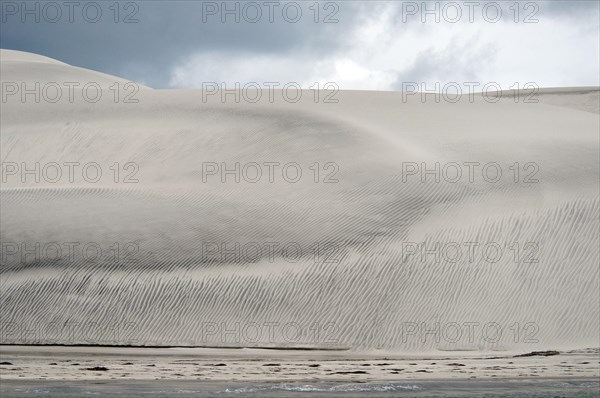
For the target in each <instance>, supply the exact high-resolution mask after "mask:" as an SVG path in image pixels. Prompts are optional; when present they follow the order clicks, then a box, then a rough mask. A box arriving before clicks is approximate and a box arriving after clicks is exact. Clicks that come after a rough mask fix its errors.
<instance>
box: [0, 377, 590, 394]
mask: <svg viewBox="0 0 600 398" xmlns="http://www.w3.org/2000/svg"><path fill="white" fill-rule="evenodd" d="M0 393H1V394H0V395H1V396H2V397H3V398H26V397H27V398H29V397H49V398H55V397H56V398H58V397H61V398H81V397H90V396H93V397H109V396H110V397H120V398H137V397H156V398H170V397H196V398H208V397H252V398H262V397H271V396H276V397H282V398H292V397H294V398H295V397H306V398H317V397H356V398H358V397H369V398H374V397H381V398H388V397H419V398H425V397H447V398H449V397H453V398H468V397H490V398H509V397H511V398H512V397H529V398H556V397H564V398H572V397H573V398H574V397H585V398H592V397H593V398H597V397H599V396H600V382H599V381H598V380H589V379H587V380H582V379H570V380H562V379H561V380H558V379H539V380H497V381H480V380H472V381H448V380H440V381H414V382H411V381H402V382H392V383H322V382H318V383H310V382H299V383H247V382H246V383H236V382H221V383H215V382H202V381H181V382H177V381H151V382H147V381H139V382H119V381H114V382H104V381H103V382H67V383H65V382H31V381H24V382H19V381H8V382H7V381H3V382H2V383H0Z"/></svg>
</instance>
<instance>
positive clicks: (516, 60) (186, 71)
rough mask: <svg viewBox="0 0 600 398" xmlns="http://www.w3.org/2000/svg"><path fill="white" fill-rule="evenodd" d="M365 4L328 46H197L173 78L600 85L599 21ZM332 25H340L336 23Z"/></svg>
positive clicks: (177, 83) (376, 84)
mask: <svg viewBox="0 0 600 398" xmlns="http://www.w3.org/2000/svg"><path fill="white" fill-rule="evenodd" d="M382 4H383V5H379V6H374V7H371V8H368V7H361V10H362V12H363V14H362V17H361V18H359V19H358V21H359V22H360V23H359V24H357V25H356V26H355V27H354V29H353V30H351V31H350V34H348V32H346V31H345V32H346V33H345V34H344V35H343V36H341V37H339V38H338V39H339V40H338V41H339V46H338V49H337V50H334V51H333V52H331V53H330V54H327V55H323V54H319V55H316V53H312V52H311V51H310V49H304V50H300V51H297V52H293V51H290V52H287V53H277V54H256V55H254V54H252V55H249V54H244V53H220V52H217V53H215V52H212V53H208V52H199V53H197V54H194V55H192V56H191V57H189V59H188V60H187V62H186V63H184V64H182V65H179V66H177V67H176V68H174V69H173V70H172V73H171V80H170V82H171V86H174V87H200V86H201V85H202V82H207V81H210V82H213V81H214V82H226V83H227V84H228V85H229V86H231V85H233V84H234V83H235V82H240V83H241V84H242V85H243V84H244V83H247V82H258V83H261V82H272V81H277V82H280V83H281V84H284V83H286V82H297V83H299V84H300V85H302V87H304V88H308V87H310V86H312V85H313V84H314V82H319V83H321V84H323V83H325V82H335V83H337V84H338V86H339V87H340V89H363V90H393V89H398V88H399V82H400V81H406V80H410V81H414V80H415V79H422V80H419V81H425V82H428V83H429V84H431V85H433V83H435V82H440V83H441V84H442V85H443V84H445V83H448V82H461V81H462V82H465V81H479V82H481V83H482V84H484V83H487V82H492V81H493V82H498V83H499V84H500V85H501V86H502V87H503V88H508V87H511V86H512V85H513V84H514V83H515V82H519V83H520V84H521V85H522V84H524V83H526V82H535V83H537V84H538V85H539V86H540V87H551V86H580V85H600V82H599V79H600V78H599V76H598V70H599V69H600V60H599V54H598V52H599V50H598V48H599V46H600V43H599V38H598V37H599V31H600V28H599V25H598V19H597V18H595V17H596V16H595V15H594V14H593V13H591V14H590V15H588V17H587V19H581V18H578V19H576V18H560V16H557V17H554V16H553V15H544V14H542V15H539V16H538V19H539V20H540V21H539V23H532V24H525V23H514V22H512V20H510V19H508V20H505V21H502V22H498V23H495V24H493V23H489V22H486V21H485V20H483V19H481V18H479V19H478V20H476V22H475V23H469V22H468V21H467V20H463V21H461V22H459V23H456V24H452V23H444V22H442V23H439V24H436V23H426V24H423V23H421V22H420V21H418V20H416V21H413V22H412V23H402V22H401V20H400V19H399V18H398V15H399V14H398V7H400V6H399V5H398V4H396V3H382ZM333 32H335V30H334V31H333Z"/></svg>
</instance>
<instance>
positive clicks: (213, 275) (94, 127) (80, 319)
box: [0, 50, 600, 352]
mask: <svg viewBox="0 0 600 398" xmlns="http://www.w3.org/2000/svg"><path fill="white" fill-rule="evenodd" d="M1 61H2V74H1V80H2V84H3V90H5V87H7V85H6V83H18V87H20V84H21V83H22V82H26V83H27V84H29V87H33V85H34V83H35V82H40V84H41V85H42V86H43V85H44V84H48V83H49V82H57V83H58V84H61V85H62V83H64V82H70V81H76V82H81V83H82V86H83V84H85V83H86V82H97V83H98V84H99V85H101V87H102V88H103V91H102V93H103V94H102V98H101V99H100V100H98V101H97V102H94V103H91V102H89V101H86V100H83V99H82V97H80V95H81V90H80V89H79V88H77V89H75V91H74V100H73V101H69V99H68V98H67V96H66V95H64V96H63V97H61V98H60V100H58V101H56V102H54V103H52V102H49V101H45V100H44V98H43V96H42V99H41V100H40V101H39V103H36V102H35V101H34V100H33V95H30V96H29V97H26V98H25V101H23V100H22V97H21V96H20V95H19V94H20V93H17V94H14V95H12V94H11V95H7V96H6V98H4V94H5V92H3V103H2V115H1V127H2V134H1V140H0V141H1V147H0V158H1V161H2V162H3V181H2V188H1V199H2V200H1V204H0V210H1V213H2V224H1V228H0V238H1V241H2V250H3V253H2V267H1V269H0V273H1V276H2V277H1V281H0V285H1V289H0V311H1V314H2V324H3V329H2V334H1V338H0V342H1V343H3V344H14V343H15V344H18V343H25V344H53V343H59V344H112V345H141V346H144V345H147V346H171V345H177V346H236V347H281V348H283V347H305V348H306V347H308V348H332V349H353V350H366V351H369V350H377V349H383V350H386V351H388V352H394V351H397V352H432V351H456V350H469V351H471V350H472V351H489V350H509V351H515V350H516V351H519V350H522V351H533V350H536V349H576V348H583V347H595V346H597V345H598V339H599V338H600V335H599V330H598V318H599V316H600V311H599V304H598V298H599V297H598V291H599V275H598V271H599V270H598V263H599V261H600V253H599V248H598V239H599V212H600V202H599V174H600V170H599V163H598V156H599V136H598V131H599V129H600V123H599V119H598V93H599V90H598V89H597V88H595V89H590V88H580V89H573V90H567V91H564V90H562V91H561V90H542V91H541V92H540V94H539V95H537V98H538V99H539V100H540V101H539V102H538V103H523V102H522V101H519V102H517V103H516V102H515V101H514V98H513V97H512V96H503V97H502V98H501V99H500V100H499V101H498V102H495V103H490V102H488V101H485V100H484V99H483V98H482V97H480V96H475V98H474V101H473V102H471V101H470V100H469V99H468V98H461V99H460V101H458V102H456V103H449V102H444V101H441V102H440V103H436V102H435V101H434V100H433V99H431V98H430V96H427V97H426V98H425V101H423V100H422V99H421V97H420V96H419V95H412V96H408V97H407V100H405V99H404V96H403V94H402V93H393V92H359V91H340V92H339V93H337V94H336V97H335V98H336V99H338V100H339V101H338V103H323V97H321V98H320V99H319V101H318V102H315V100H314V97H313V95H314V92H312V91H310V90H306V91H303V92H302V99H301V100H300V101H298V102H296V103H290V102H286V101H284V100H283V99H282V98H283V93H282V92H281V91H277V90H276V91H274V92H273V93H272V94H273V96H274V100H273V101H272V102H271V101H270V100H269V98H268V93H266V92H262V93H261V94H262V97H261V100H260V101H257V102H256V103H249V102H247V101H243V98H242V100H241V101H240V102H239V103H236V102H235V101H234V98H233V96H232V95H230V96H229V97H227V98H226V101H222V99H221V96H220V95H219V94H217V95H207V93H203V92H201V91H199V90H151V89H147V88H145V87H143V86H140V89H139V90H138V91H136V92H135V94H134V95H133V96H132V97H131V98H130V99H135V100H137V102H125V101H124V100H123V99H124V97H125V95H127V94H131V93H132V92H133V91H131V90H129V91H128V90H125V89H124V85H125V84H127V82H126V81H124V80H123V79H120V78H117V77H112V76H108V75H104V74H99V73H97V72H93V71H88V70H84V69H81V68H75V67H71V66H69V65H66V64H63V63H60V62H58V61H53V60H49V59H47V58H45V57H39V56H36V55H33V54H23V53H17V52H10V51H5V50H3V51H2V53H1ZM114 83H118V84H119V86H118V88H119V90H120V91H119V98H118V101H115V100H114V98H115V97H114V94H115V90H111V89H110V87H111V86H113V84H114ZM11 87H14V86H11ZM252 94H256V93H255V92H253V93H252ZM430 99H431V100H430ZM69 162H76V163H77V164H78V165H77V166H75V163H69ZM272 162H277V163H278V164H277V165H274V163H272ZM467 162H476V163H467ZM517 162H518V165H515V163H517ZM36 163H39V172H33V173H29V174H27V173H24V172H23V169H24V168H25V167H28V168H29V169H33V168H34V167H35V164H36ZM91 163H94V164H93V165H91V166H90V164H91ZM115 163H118V164H117V165H115ZM236 163H239V170H240V171H239V173H238V177H239V182H236V181H235V177H236V176H235V175H234V174H231V173H229V174H226V173H222V170H223V168H224V167H223V166H225V168H227V169H230V170H231V169H234V167H235V164H236ZM465 163H467V164H466V165H465ZM56 164H58V165H59V166H60V170H61V173H62V174H61V177H60V178H58V177H56V176H57V175H56V174H55V171H56V166H55V165H56ZM65 164H72V165H73V166H72V167H73V176H72V178H69V174H68V172H69V166H65ZM436 164H437V166H436ZM86 165H87V166H88V168H87V169H86V170H87V172H88V173H87V174H83V171H82V169H84V167H85V166H86ZM270 165H271V166H270ZM285 165H287V169H286V170H287V173H283V172H282V170H283V169H284V166H285ZM290 165H291V166H290ZM457 166H458V169H457ZM270 167H273V169H270ZM436 167H438V169H437V170H439V171H435V172H434V173H433V174H432V173H429V174H427V172H426V170H425V169H427V170H436V169H435V168H436ZM469 167H472V169H470V168H469ZM217 168H218V169H217ZM257 168H258V169H260V171H261V173H262V175H261V176H260V178H259V177H258V175H257V174H256V171H257ZM97 170H101V171H102V175H101V176H99V175H98V174H97V173H95V172H96V171H97ZM115 170H118V174H117V173H116V171H115ZM270 170H272V176H270V175H269V171H270ZM298 170H300V171H301V173H302V174H301V176H299V175H298V174H297V172H298ZM315 170H318V174H317V172H316V171H315ZM456 170H460V172H461V173H462V175H460V176H458V174H456ZM203 171H204V173H203ZM517 171H518V172H517ZM498 172H500V173H501V174H498ZM36 174H38V177H39V181H35V177H36ZM55 177H56V178H55ZM270 177H272V178H270ZM436 177H438V178H439V181H436V180H435V178H436ZM96 178H97V181H96ZM223 178H224V179H225V182H223ZM296 180H297V181H296ZM315 180H316V181H315ZM423 180H424V181H423ZM36 243H37V244H39V246H40V250H41V254H31V253H30V254H29V255H27V253H29V252H30V251H31V248H35V245H36ZM69 244H71V246H70V247H72V248H73V251H72V252H71V253H70V254H71V255H70V256H69V255H68V254H67V251H66V250H65V249H66V248H67V247H69ZM23 245H25V246H23ZM57 245H58V246H60V248H61V252H60V254H55V253H58V252H57V251H56V247H57ZM223 245H225V246H223ZM236 245H237V246H236ZM84 248H85V250H87V249H90V248H91V250H92V251H94V250H96V249H97V248H100V250H101V252H102V254H101V255H99V256H98V257H97V258H96V257H95V255H94V254H93V253H92V254H91V255H89V253H88V256H87V257H86V254H84V253H83V250H84ZM236 248H237V249H236ZM257 248H259V249H257ZM269 248H272V249H269ZM422 248H425V249H426V250H428V251H423V250H422ZM458 249H460V252H458V251H457V250H458ZM28 250H29V251H28ZM53 250H54V251H53ZM227 250H229V251H227ZM469 250H472V251H471V252H469ZM24 253H25V254H24ZM315 253H318V256H317V255H315ZM470 254H472V255H470ZM436 256H437V257H436ZM90 257H91V258H92V260H91V261H90Z"/></svg>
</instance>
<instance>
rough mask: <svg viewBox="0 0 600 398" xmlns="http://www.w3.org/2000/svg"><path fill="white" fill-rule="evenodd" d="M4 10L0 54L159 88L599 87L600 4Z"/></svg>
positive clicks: (130, 5)
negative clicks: (39, 57) (41, 58)
mask: <svg viewBox="0 0 600 398" xmlns="http://www.w3.org/2000/svg"><path fill="white" fill-rule="evenodd" d="M1 3H2V23H1V28H0V47H2V48H7V49H14V50H21V51H28V52H33V53H38V54H43V55H46V56H49V57H52V58H56V59H58V60H61V61H63V62H66V63H69V64H71V65H76V66H82V67H85V68H89V69H94V70H98V71H102V72H105V73H109V74H113V75H117V76H121V77H124V78H127V79H130V80H134V81H138V82H141V83H144V84H146V85H149V86H151V87H155V88H170V87H201V86H202V83H203V82H219V83H220V82H226V83H227V84H228V85H229V86H232V85H234V84H235V82H240V83H241V85H244V84H246V83H248V82H257V83H259V84H261V85H262V83H264V82H279V83H281V84H282V85H283V84H285V83H287V82H297V83H299V84H301V85H302V86H303V87H310V86H312V85H313V84H314V83H315V82H319V83H320V84H324V83H325V82H335V83H336V84H337V85H338V86H339V88H340V89H361V90H400V89H402V86H403V82H417V83H421V82H426V83H427V84H428V87H434V85H435V82H440V83H441V86H443V85H444V84H446V83H448V82H458V83H459V84H462V83H464V82H479V83H481V84H482V85H483V84H485V83H489V82H498V83H499V84H500V85H501V86H502V87H503V88H508V87H511V86H513V84H514V83H519V84H520V85H521V86H522V85H523V84H525V83H527V82H534V83H535V84H537V85H538V86H540V87H555V86H598V85H600V81H599V80H600V77H599V69H600V54H599V53H600V28H599V21H600V11H599V2H598V1H597V0H589V1H555V0H553V1H535V2H527V1H523V2H520V3H519V4H518V6H515V5H514V1H498V2H483V1H480V2H477V1H474V2H470V3H469V2H468V1H456V2H452V1H450V2H437V1H430V2H428V3H427V4H425V3H424V2H422V1H418V2H410V1H409V2H400V1H346V0H344V1H337V2H328V1H321V2H319V3H316V2H315V1H313V0H310V1H296V2H295V3H294V2H276V1H275V2H274V1H271V2H268V1H266V0H265V1H257V2H244V1H243V2H235V1H229V2H227V4H225V3H224V2H222V1H218V2H201V1H138V2H127V1H122V2H120V4H119V6H118V7H115V6H114V1H96V2H88V1H76V2H75V3H72V5H70V6H69V5H65V1H64V0H58V1H56V2H50V3H51V4H50V3H48V2H37V1H27V2H26V6H25V7H27V8H26V9H25V7H24V6H23V5H22V4H23V3H22V1H21V0H19V1H14V2H12V1H5V0H3V1H2V2H1ZM315 3H316V4H315ZM487 3H490V4H487ZM498 6H500V7H501V9H500V13H501V15H499V14H498ZM226 7H227V9H225V8H226ZM425 8H427V9H428V10H433V11H432V13H429V14H424V12H425V11H426V10H425ZM236 9H237V11H236ZM227 10H233V12H232V13H227V12H226V11H227ZM298 10H301V15H300V14H299V13H298ZM98 11H100V12H101V14H98ZM59 13H60V14H59ZM36 18H39V21H36ZM236 18H238V19H239V21H236ZM423 18H426V19H425V21H423ZM436 18H439V22H437V21H436ZM223 19H224V20H225V22H223ZM115 21H116V22H115Z"/></svg>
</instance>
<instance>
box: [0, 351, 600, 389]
mask: <svg viewBox="0 0 600 398" xmlns="http://www.w3.org/2000/svg"><path fill="white" fill-rule="evenodd" d="M522 354H523V353H517V352H508V353H507V352H464V351H463V352H434V353H422V354H403V355H400V354H394V353H382V352H354V351H334V352H332V351H303V350H274V349H231V348H195V349H181V348H137V347H136V348H131V347H128V348H115V347H80V346H71V347H65V346H5V345H3V346H0V363H2V364H0V375H1V378H2V380H3V381H11V380H12V381H37V382H39V381H74V382H75V381H102V380H105V381H108V380H113V381H114V380H128V381H133V380H135V381H152V380H163V381H168V380H172V381H187V380H189V381H204V382H286V383H287V382H294V383H296V382H336V383H337V382H351V383H372V382H397V381H398V380H401V381H415V380H418V381H422V380H455V381H460V380H463V381H466V380H474V379H475V380H500V379H505V380H506V379H510V380H526V379H547V378H551V379H556V378H564V379H574V378H577V379H581V378H583V379H595V380H598V378H599V377H600V348H587V349H580V350H571V351H561V352H559V353H558V354H556V355H549V356H545V354H544V353H542V355H535V354H534V355H531V354H527V356H522ZM551 354H552V353H551Z"/></svg>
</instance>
